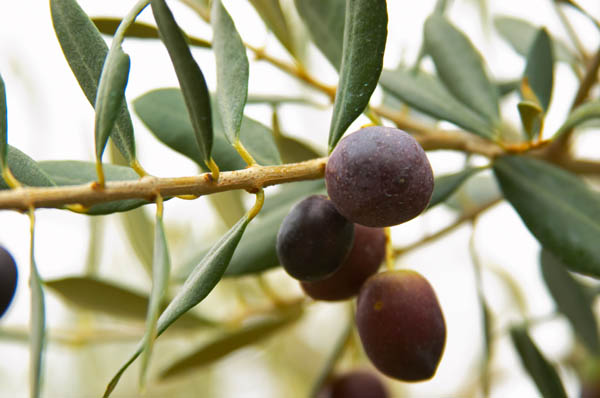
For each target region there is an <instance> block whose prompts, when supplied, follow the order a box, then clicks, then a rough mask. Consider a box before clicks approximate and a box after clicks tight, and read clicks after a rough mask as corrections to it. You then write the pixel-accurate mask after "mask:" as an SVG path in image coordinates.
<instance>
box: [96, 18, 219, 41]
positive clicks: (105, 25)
mask: <svg viewBox="0 0 600 398" xmlns="http://www.w3.org/2000/svg"><path fill="white" fill-rule="evenodd" d="M92 22H93V23H94V25H96V28H98V30H99V31H100V33H104V34H105V35H109V36H113V35H114V34H115V32H116V31H117V28H118V27H119V24H120V23H121V19H119V18H108V17H106V18H105V17H93V18H92ZM125 37H134V38H137V39H158V38H160V36H159V34H158V29H156V28H155V27H154V26H152V25H148V24H145V23H143V22H137V21H136V22H134V23H132V24H131V25H130V26H129V27H128V28H127V30H126V31H125ZM187 39H188V42H189V44H190V45H192V46H197V47H204V48H210V47H211V43H210V42H208V41H206V40H202V39H198V38H195V37H189V36H188V38H187Z"/></svg>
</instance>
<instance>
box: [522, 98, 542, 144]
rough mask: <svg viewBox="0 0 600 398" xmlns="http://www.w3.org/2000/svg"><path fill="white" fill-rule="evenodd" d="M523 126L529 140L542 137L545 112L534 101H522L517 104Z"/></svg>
mask: <svg viewBox="0 0 600 398" xmlns="http://www.w3.org/2000/svg"><path fill="white" fill-rule="evenodd" d="M517 109H518V110H519V116H520V117H521V124H522V125H523V129H524V130H525V133H526V134H527V137H528V138H529V140H530V141H531V140H534V139H535V138H537V137H538V136H539V135H540V132H541V129H542V126H543V123H544V110H543V109H542V108H540V106H539V105H538V104H536V103H535V102H532V101H521V102H519V103H518V104H517Z"/></svg>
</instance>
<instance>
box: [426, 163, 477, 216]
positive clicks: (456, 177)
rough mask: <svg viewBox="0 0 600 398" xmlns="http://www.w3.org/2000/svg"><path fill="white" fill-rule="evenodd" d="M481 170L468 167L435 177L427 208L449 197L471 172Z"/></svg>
mask: <svg viewBox="0 0 600 398" xmlns="http://www.w3.org/2000/svg"><path fill="white" fill-rule="evenodd" d="M478 171H481V168H478V167H468V168H466V169H464V170H461V171H459V172H458V173H453V174H445V175H443V176H439V177H436V178H435V182H434V184H433V193H432V195H431V200H430V201H429V206H428V208H429V209H431V208H432V207H433V206H435V205H437V204H440V203H442V202H443V201H445V200H446V199H448V198H449V197H450V195H452V194H453V193H454V192H455V191H456V190H457V189H458V188H460V186H461V185H462V184H463V183H464V182H465V181H466V180H467V179H468V178H469V177H471V176H472V175H473V174H475V173H477V172H478Z"/></svg>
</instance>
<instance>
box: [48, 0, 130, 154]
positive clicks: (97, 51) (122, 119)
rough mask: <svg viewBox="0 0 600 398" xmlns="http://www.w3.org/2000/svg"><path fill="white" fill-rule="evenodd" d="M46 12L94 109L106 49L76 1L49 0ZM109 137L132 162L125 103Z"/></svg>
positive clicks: (102, 40)
mask: <svg viewBox="0 0 600 398" xmlns="http://www.w3.org/2000/svg"><path fill="white" fill-rule="evenodd" d="M50 11H51V14H52V23H53V24H54V31H55V32H56V37H57V38H58V41H59V43H60V46H61V48H62V51H63V53H64V55H65V58H66V59H67V62H68V63H69V66H70V68H71V70H72V71H73V74H74V75H75V77H76V78H77V81H78V82H79V85H80V86H81V89H82V90H83V93H84V94H85V96H86V98H87V99H88V101H89V102H90V104H91V105H92V106H94V105H95V102H96V95H97V90H98V83H99V80H100V74H101V73H102V68H103V65H104V61H105V58H106V56H107V54H108V46H107V45H106V43H105V42H104V39H102V36H101V35H100V32H99V31H98V29H96V27H95V26H94V24H93V23H92V21H91V20H90V18H89V17H88V16H87V15H86V14H85V12H83V10H82V9H81V7H79V5H78V4H77V1H75V0H50ZM110 136H111V138H112V139H113V141H114V142H115V145H116V146H117V148H118V149H119V151H120V152H121V153H122V154H123V156H124V157H125V158H126V159H127V161H128V162H129V163H132V162H133V161H135V159H136V155H135V141H134V139H133V125H132V123H131V118H130V116H129V111H128V110H127V104H126V102H125V101H123V102H122V104H121V107H120V111H119V113H118V116H117V119H116V124H115V127H114V128H113V130H112V132H111V135H110Z"/></svg>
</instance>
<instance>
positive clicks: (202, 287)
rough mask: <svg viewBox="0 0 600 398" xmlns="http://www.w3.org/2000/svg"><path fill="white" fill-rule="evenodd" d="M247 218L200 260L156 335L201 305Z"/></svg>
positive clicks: (220, 274) (108, 389) (224, 266)
mask: <svg viewBox="0 0 600 398" xmlns="http://www.w3.org/2000/svg"><path fill="white" fill-rule="evenodd" d="M249 222H250V219H249V218H248V216H247V215H246V216H244V217H243V218H242V219H240V220H239V221H238V222H237V224H235V225H234V226H233V227H232V228H231V229H230V230H229V231H228V232H227V233H225V235H223V236H222V237H221V239H219V240H218V241H217V242H216V243H215V244H214V245H213V246H212V248H211V249H210V250H209V252H208V253H207V254H206V255H205V256H204V257H203V259H202V260H201V261H200V263H199V264H198V265H197V266H196V268H194V270H193V271H192V273H191V274H190V275H189V276H188V278H187V279H186V281H185V283H184V284H183V286H182V287H181V290H180V291H179V292H178V293H177V294H176V295H175V297H174V298H173V300H171V302H170V303H169V305H168V306H167V308H166V309H165V310H164V311H163V312H162V314H161V315H160V317H159V318H158V324H157V328H156V336H157V337H158V336H160V335H161V334H162V333H163V332H164V331H165V330H167V328H168V327H169V326H170V325H171V324H172V323H173V322H175V321H176V320H177V319H178V318H179V317H181V316H182V315H183V314H185V313H186V312H187V311H189V310H190V309H192V308H193V307H194V306H196V305H197V304H198V303H199V302H201V301H202V300H203V299H204V298H205V297H206V296H207V295H208V294H209V293H210V292H211V291H212V290H213V288H214V287H215V286H216V285H217V283H218V282H219V280H220V279H221V278H222V277H223V274H224V273H225V270H226V269H227V266H228V265H229V262H230V260H231V257H232V255H233V253H234V251H235V249H236V247H237V245H238V243H239V241H240V239H241V237H242V235H243V234H244V231H245V230H246V227H247V226H248V223H249ZM144 343H145V339H144V340H142V341H141V342H140V343H139V344H138V347H137V348H136V350H135V352H134V353H133V354H132V355H131V356H130V357H129V359H128V360H127V361H126V362H125V364H123V366H122V367H121V368H120V369H119V370H118V371H117V373H116V374H115V376H114V377H113V378H112V380H111V381H110V382H109V384H108V386H107V387H106V391H105V393H104V397H108V396H110V394H111V392H112V391H113V390H114V388H115V387H116V385H117V383H118V382H119V379H120V378H121V375H122V374H123V373H124V372H125V370H127V368H128V367H129V365H131V364H132V363H133V361H135V359H136V358H137V357H138V356H139V355H140V354H141V352H142V348H143V346H144Z"/></svg>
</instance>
